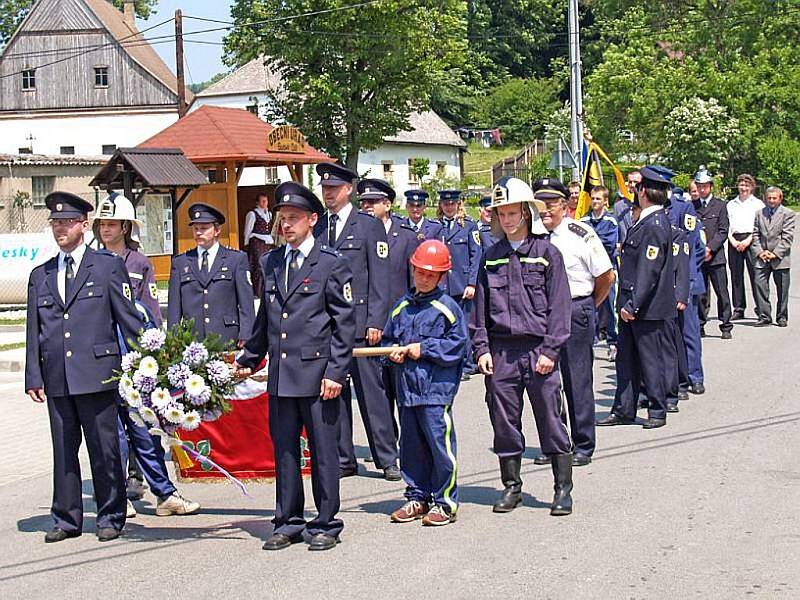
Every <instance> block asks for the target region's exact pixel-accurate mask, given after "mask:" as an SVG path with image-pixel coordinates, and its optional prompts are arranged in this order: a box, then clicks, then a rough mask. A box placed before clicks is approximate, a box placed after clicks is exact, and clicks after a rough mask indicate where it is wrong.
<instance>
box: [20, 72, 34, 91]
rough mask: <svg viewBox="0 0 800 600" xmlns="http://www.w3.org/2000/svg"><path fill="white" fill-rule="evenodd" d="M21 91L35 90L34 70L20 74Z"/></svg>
mask: <svg viewBox="0 0 800 600" xmlns="http://www.w3.org/2000/svg"><path fill="white" fill-rule="evenodd" d="M22 89H23V90H24V91H26V92H29V91H32V90H35V89H36V69H26V70H24V71H23V72H22Z"/></svg>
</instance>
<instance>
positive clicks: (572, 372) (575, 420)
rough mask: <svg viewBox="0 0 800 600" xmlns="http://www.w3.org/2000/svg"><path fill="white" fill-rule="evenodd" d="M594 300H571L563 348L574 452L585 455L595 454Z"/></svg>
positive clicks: (564, 379)
mask: <svg viewBox="0 0 800 600" xmlns="http://www.w3.org/2000/svg"><path fill="white" fill-rule="evenodd" d="M595 315H596V312H595V307H594V298H593V297H592V296H585V297H583V298H575V299H573V300H572V322H571V328H570V336H569V339H568V340H567V342H566V343H565V344H564V345H563V346H562V347H561V361H560V362H559V365H560V366H561V377H562V381H563V382H564V393H565V394H566V396H567V410H568V412H569V422H570V430H571V432H572V442H573V443H574V444H575V452H576V453H577V454H583V455H584V456H591V455H592V454H594V448H595V441H596V436H595V424H594V423H595V414H594V381H593V377H592V363H593V362H594V350H593V348H592V342H593V338H594V331H595Z"/></svg>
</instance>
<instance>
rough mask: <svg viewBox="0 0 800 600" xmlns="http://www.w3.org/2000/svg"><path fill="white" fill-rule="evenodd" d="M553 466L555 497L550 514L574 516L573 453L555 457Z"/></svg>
mask: <svg viewBox="0 0 800 600" xmlns="http://www.w3.org/2000/svg"><path fill="white" fill-rule="evenodd" d="M552 465H553V480H554V482H555V484H554V485H553V489H554V490H555V496H553V504H552V505H551V506H550V514H551V515H552V516H554V517H563V516H565V515H570V514H572V496H571V495H570V494H572V453H569V454H558V455H556V456H554V457H553V461H552Z"/></svg>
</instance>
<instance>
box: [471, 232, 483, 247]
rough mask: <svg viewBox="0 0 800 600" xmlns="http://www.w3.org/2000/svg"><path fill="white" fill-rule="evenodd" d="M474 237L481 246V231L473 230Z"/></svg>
mask: <svg viewBox="0 0 800 600" xmlns="http://www.w3.org/2000/svg"><path fill="white" fill-rule="evenodd" d="M472 239H473V240H475V243H476V244H478V246H480V245H481V232H480V231H478V230H477V229H476V230H475V231H473V232H472Z"/></svg>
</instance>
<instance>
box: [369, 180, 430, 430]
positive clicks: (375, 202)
mask: <svg viewBox="0 0 800 600" xmlns="http://www.w3.org/2000/svg"><path fill="white" fill-rule="evenodd" d="M357 188H358V199H359V201H360V202H361V210H363V211H364V212H365V213H367V214H369V215H372V216H373V217H375V218H376V219H378V221H380V222H381V223H382V224H383V228H384V229H385V230H386V237H387V238H388V243H389V268H390V270H391V277H390V278H389V280H388V281H386V285H387V286H388V287H389V300H390V305H392V306H393V305H394V304H395V303H396V302H397V301H398V300H399V299H400V298H402V297H403V296H404V295H405V294H406V292H408V290H409V288H410V287H412V285H413V281H414V280H413V276H412V270H411V263H410V262H409V261H410V260H411V256H412V255H413V254H414V250H416V249H417V246H418V245H419V243H420V240H419V239H418V238H417V234H416V232H415V231H414V230H413V229H412V228H411V226H410V225H407V224H406V220H405V219H403V218H402V217H398V216H397V215H394V214H392V202H393V201H394V199H395V191H394V189H392V186H390V185H389V184H388V183H386V182H385V181H383V180H382V179H362V180H361V181H359V182H358V186H357ZM382 372H383V386H384V388H385V389H386V397H387V398H388V399H389V411H390V414H391V415H392V425H393V428H394V432H395V436H397V435H398V432H399V429H398V427H397V421H396V420H395V418H394V408H395V404H396V400H397V398H396V395H395V387H394V386H395V382H394V374H395V369H393V368H392V367H390V366H389V364H386V365H384V366H383V367H382Z"/></svg>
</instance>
